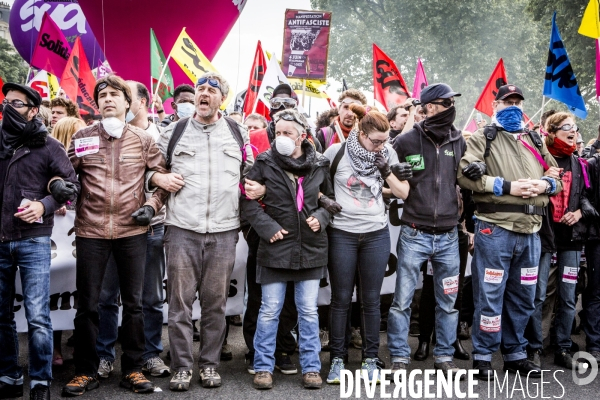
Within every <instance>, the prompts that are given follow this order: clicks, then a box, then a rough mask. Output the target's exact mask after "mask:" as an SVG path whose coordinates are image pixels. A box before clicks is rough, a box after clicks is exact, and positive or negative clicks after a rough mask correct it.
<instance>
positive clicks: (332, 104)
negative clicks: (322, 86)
mask: <svg viewBox="0 0 600 400" xmlns="http://www.w3.org/2000/svg"><path fill="white" fill-rule="evenodd" d="M323 94H324V95H325V96H327V102H328V103H329V107H331V108H337V105H336V104H335V101H333V100H331V97H329V95H328V94H327V93H325V91H324V90H323Z"/></svg>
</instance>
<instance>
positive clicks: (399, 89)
mask: <svg viewBox="0 0 600 400" xmlns="http://www.w3.org/2000/svg"><path fill="white" fill-rule="evenodd" d="M373 92H374V93H375V100H377V101H378V102H380V103H381V104H382V105H383V106H384V107H385V109H386V110H387V111H389V110H390V109H391V108H393V107H394V106H397V105H401V104H402V103H404V102H405V101H406V99H407V98H409V97H410V92H409V90H408V86H406V82H404V79H403V78H402V74H400V71H399V70H398V67H396V64H395V63H394V61H392V59H391V58H389V57H388V56H387V54H385V53H384V52H383V51H382V50H381V49H380V48H379V47H377V45H376V44H375V43H373Z"/></svg>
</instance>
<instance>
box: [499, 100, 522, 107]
mask: <svg viewBox="0 0 600 400" xmlns="http://www.w3.org/2000/svg"><path fill="white" fill-rule="evenodd" d="M498 102H500V103H504V104H506V105H507V106H509V107H510V106H517V107H521V106H522V105H523V100H514V101H506V100H498Z"/></svg>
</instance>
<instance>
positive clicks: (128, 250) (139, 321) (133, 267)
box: [73, 233, 147, 376]
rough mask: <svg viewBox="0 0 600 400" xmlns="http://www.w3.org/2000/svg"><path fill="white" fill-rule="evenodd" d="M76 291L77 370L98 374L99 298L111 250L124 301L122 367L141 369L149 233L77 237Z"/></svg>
mask: <svg viewBox="0 0 600 400" xmlns="http://www.w3.org/2000/svg"><path fill="white" fill-rule="evenodd" d="M75 243H76V248H77V278H76V285H77V294H78V297H79V299H78V306H77V313H76V314H75V349H74V353H73V354H74V360H75V373H76V374H77V375H89V376H96V374H97V373H98V364H99V363H100V358H99V357H98V353H97V352H96V338H97V337H98V322H99V316H98V299H99V298H100V291H101V290H102V281H103V279H104V273H105V271H106V265H107V263H108V259H109V257H110V255H111V254H112V255H113V257H114V259H115V262H116V264H117V272H118V274H119V287H120V291H121V301H122V303H123V320H122V322H121V327H122V328H123V329H122V331H123V337H122V339H121V347H122V349H123V355H122V356H121V371H123V375H127V374H129V373H131V372H133V371H141V370H142V363H143V361H142V356H143V354H144V347H145V343H146V341H145V337H144V314H143V312H142V292H143V289H144V269H145V265H146V243H147V235H146V234H145V233H144V234H143V235H135V236H130V237H126V238H121V239H113V240H109V239H89V238H82V237H77V238H76V239H75Z"/></svg>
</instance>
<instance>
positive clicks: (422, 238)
mask: <svg viewBox="0 0 600 400" xmlns="http://www.w3.org/2000/svg"><path fill="white" fill-rule="evenodd" d="M229 90H230V88H229V85H228V83H227V81H225V79H223V77H221V76H220V75H218V74H215V73H207V74H205V75H203V76H202V77H200V78H199V79H198V81H197V82H196V86H195V87H192V86H190V85H181V86H179V87H177V88H176V89H175V91H174V96H173V101H172V103H171V107H172V109H173V110H174V112H173V114H172V115H169V116H166V115H165V111H164V107H163V104H162V102H161V101H160V99H159V98H152V96H151V93H149V92H148V89H147V88H146V87H145V86H144V85H143V84H141V83H139V82H134V81H124V80H123V79H121V78H120V77H118V76H116V75H109V76H107V77H104V78H102V79H99V80H98V81H97V83H96V86H95V90H94V93H93V96H94V100H95V102H96V104H97V105H98V108H99V111H100V118H96V120H94V119H93V118H92V119H88V122H89V123H85V122H84V121H82V119H80V112H79V109H78V107H77V105H76V104H74V103H73V102H72V101H70V100H67V99H65V98H63V97H58V98H56V99H54V100H52V101H51V102H50V104H48V107H44V106H43V105H42V100H41V97H40V95H39V94H38V93H37V92H36V91H35V90H33V89H31V88H30V87H27V86H24V85H19V84H15V83H6V84H5V85H4V86H3V88H2V91H3V94H4V95H5V99H4V101H3V103H2V105H3V119H2V121H1V125H0V171H1V174H0V202H1V203H0V209H1V210H2V213H1V214H0V290H1V296H0V299H1V301H0V303H1V304H0V342H2V343H14V344H15V345H14V346H12V345H10V346H5V347H4V348H3V351H2V352H1V356H0V360H1V361H2V362H0V398H8V397H18V396H22V395H23V369H22V368H21V367H20V366H19V363H18V358H19V349H18V345H17V344H18V339H17V334H16V330H15V324H14V312H13V311H14V304H13V298H14V293H15V277H16V274H17V272H18V273H19V274H20V278H21V284H22V290H23V298H24V302H23V305H24V308H25V311H26V318H27V323H28V335H29V354H28V357H29V363H28V364H29V374H28V375H29V377H30V385H31V391H30V395H31V397H32V398H36V399H37V398H49V397H50V394H49V393H50V392H49V386H50V384H51V381H52V366H53V365H54V366H60V365H62V363H63V358H62V350H61V340H62V339H61V338H62V332H60V331H54V332H53V330H52V323H51V320H50V306H49V301H50V294H49V290H50V260H51V243H50V235H51V233H52V228H53V223H54V219H55V215H65V213H66V212H67V210H71V211H74V213H75V224H74V225H75V226H74V232H75V235H76V239H75V242H76V248H77V261H76V288H77V292H78V293H79V296H78V304H77V311H76V315H75V319H74V326H75V329H74V334H73V337H72V338H70V339H69V341H68V343H70V344H71V345H72V346H74V372H73V379H72V380H71V381H69V382H68V383H66V385H65V386H64V387H63V389H62V394H63V396H78V395H81V394H84V393H85V392H87V391H90V390H93V389H97V388H98V387H99V386H100V385H99V380H100V379H105V378H108V377H109V376H110V374H111V372H112V371H113V365H114V363H115V362H116V359H115V347H114V346H115V342H116V340H117V336H119V337H120V341H121V348H122V355H121V359H120V369H121V371H122V379H121V381H120V384H121V386H123V387H125V388H128V389H130V390H132V391H133V392H136V393H147V392H152V391H154V384H153V383H152V382H151V381H150V380H149V378H148V377H147V375H150V376H152V377H167V376H171V380H170V384H169V388H170V389H171V390H173V391H186V390H188V389H189V388H190V384H191V381H192V375H193V367H194V354H195V351H194V346H193V343H194V340H195V338H197V339H198V340H199V342H200V345H199V352H198V353H197V354H198V356H197V362H198V365H199V372H200V376H199V382H200V384H201V385H202V386H203V387H207V388H210V387H219V386H221V384H222V380H221V376H220V375H219V373H218V372H217V369H218V367H219V364H220V361H221V360H227V359H231V352H230V350H229V349H228V347H227V335H228V331H229V326H230V325H231V324H240V325H243V328H242V329H243V336H244V340H245V343H246V346H247V348H248V352H247V354H246V357H245V358H246V363H247V370H248V372H249V373H250V374H253V375H254V386H255V387H256V388H257V389H270V388H272V387H273V373H274V370H275V369H278V370H280V371H281V372H282V373H284V374H296V373H298V368H297V367H296V365H295V364H294V362H293V361H292V359H291V356H292V355H293V354H294V352H295V351H296V350H297V351H298V352H299V360H300V371H301V374H302V384H303V386H304V387H305V388H309V389H314V388H320V387H321V386H322V378H321V372H322V371H323V372H325V371H324V368H323V366H322V365H321V361H320V356H319V353H320V352H321V351H322V350H324V349H325V348H326V349H327V351H329V353H330V363H329V365H328V366H327V368H326V369H327V371H326V375H327V378H326V382H327V383H329V384H339V383H340V376H341V374H342V371H343V370H344V369H346V368H347V367H346V365H347V364H348V363H349V359H348V349H349V347H350V346H351V345H354V346H356V347H359V348H360V349H361V351H362V357H361V369H363V370H365V371H366V372H367V374H366V376H367V379H369V380H377V381H378V380H379V374H378V373H376V372H377V371H379V370H381V369H382V368H389V369H391V370H392V372H394V373H395V372H397V371H401V370H406V369H408V368H409V364H410V360H411V357H412V358H413V359H415V360H419V361H423V360H426V359H427V358H428V357H429V353H430V344H432V345H433V350H432V354H433V361H434V363H433V366H434V368H435V369H437V370H441V371H442V372H443V373H444V374H446V375H450V377H451V378H452V377H453V376H457V373H458V372H459V371H460V370H461V368H459V367H458V366H457V365H456V363H455V362H454V359H455V358H458V359H461V360H470V359H471V358H472V359H473V369H476V370H478V373H477V374H476V377H477V378H479V379H482V380H490V379H494V376H495V375H494V370H493V368H492V365H491V360H492V356H493V354H494V353H496V352H497V351H498V350H500V352H501V354H502V358H503V361H504V365H503V368H504V370H506V371H510V372H518V373H521V374H525V375H527V376H528V377H529V378H540V377H541V372H542V365H541V355H542V354H544V352H553V354H554V363H555V364H556V365H557V366H560V367H563V368H568V369H580V368H584V366H582V364H581V363H580V362H579V361H578V360H576V359H574V358H573V352H574V351H576V350H577V346H576V344H575V343H573V342H572V340H571V333H572V331H573V330H574V327H575V325H576V305H577V299H578V296H579V295H582V304H583V310H582V312H581V313H580V320H581V326H582V329H583V331H584V332H585V335H586V350H587V351H588V352H589V353H590V354H591V355H592V356H593V357H595V358H596V360H598V361H600V224H599V222H600V219H599V214H598V209H600V161H599V158H600V155H599V154H600V153H599V150H600V135H599V140H595V141H593V142H591V143H589V144H588V146H587V147H586V146H584V142H583V140H582V138H581V135H580V134H579V131H578V128H577V125H576V123H575V117H574V116H573V115H572V114H570V113H568V112H557V111H554V110H550V111H546V112H545V113H544V114H543V115H542V120H541V123H540V125H538V126H536V129H534V130H529V129H527V128H526V127H525V124H524V120H523V111H522V110H523V101H524V100H525V99H524V96H523V93H522V91H521V90H520V89H519V88H518V87H517V86H515V85H505V86H502V87H501V88H499V90H498V92H497V94H496V98H495V100H494V101H493V103H492V107H493V110H494V114H493V117H492V119H491V122H490V123H489V124H486V123H485V122H483V123H481V124H480V126H479V129H478V130H477V131H476V132H461V131H460V130H459V129H457V128H456V127H455V125H454V122H455V119H456V109H455V107H454V102H455V98H456V97H458V96H460V93H458V92H456V91H454V90H453V89H452V88H451V87H450V86H448V85H446V84H443V83H439V84H432V85H429V86H427V87H425V88H424V89H423V90H422V92H421V94H420V98H419V99H414V98H409V99H407V100H406V101H405V102H404V104H402V105H399V106H396V107H394V108H392V109H391V110H390V111H389V112H388V113H387V114H384V113H382V112H380V111H378V110H377V109H376V108H374V107H371V106H369V105H367V99H366V97H365V95H364V94H363V93H362V92H360V91H359V90H356V89H348V90H346V91H344V92H342V93H341V95H340V97H339V106H338V107H337V109H332V110H330V111H327V112H324V113H321V115H320V116H319V118H318V120H317V121H316V128H315V129H313V128H311V124H309V122H308V120H307V119H306V117H305V116H304V115H303V114H301V113H300V112H299V111H298V110H297V105H298V99H297V96H296V94H295V93H294V91H293V90H292V88H291V87H290V86H289V85H287V84H281V85H279V86H277V87H276V88H275V89H274V91H273V93H272V98H271V99H270V114H269V120H267V119H266V118H265V117H264V116H263V115H260V114H250V115H247V116H246V117H245V118H244V116H243V115H242V114H240V113H230V114H229V115H227V114H226V113H224V112H222V111H220V106H221V105H222V104H223V102H224V101H225V99H226V98H227V95H228V94H229ZM151 107H155V109H156V112H157V114H158V116H159V117H160V122H158V121H157V122H155V121H153V119H152V117H151V116H149V112H148V110H149V109H150V108H151ZM44 108H46V110H45V111H42V110H43V109H44ZM400 206H401V208H402V213H401V215H398V209H399V207H400ZM389 221H397V223H399V225H400V233H399V238H398V240H397V243H391V240H390V229H389V227H388V223H389ZM240 231H241V232H242V233H243V238H244V239H245V240H246V241H247V243H248V258H247V282H246V288H247V302H246V305H245V311H244V315H243V320H239V321H237V320H236V319H233V318H229V317H227V318H226V316H225V308H226V307H225V306H226V302H227V297H228V292H229V282H230V277H231V273H232V270H233V266H234V262H235V254H236V251H235V250H236V245H237V243H238V240H239V238H240V234H239V232H240ZM391 246H396V254H397V260H398V261H397V262H398V264H397V271H396V272H397V273H396V285H395V291H394V293H393V294H392V295H390V296H389V298H388V299H387V300H382V299H385V296H381V295H380V293H381V288H382V284H383V280H384V276H385V273H386V269H387V267H388V263H389V260H390V251H391ZM584 249H585V262H583V261H582V260H583V251H584ZM469 253H470V254H472V263H471V273H472V274H471V275H470V276H468V274H466V271H467V264H468V259H469ZM17 266H18V268H17ZM421 275H422V278H421ZM165 278H167V282H168V283H167V287H166V299H165V295H164V292H163V280H164V279H165ZM421 279H422V282H423V284H422V289H417V286H418V283H419V281H420V280H421ZM323 280H327V281H328V282H329V284H330V285H331V303H330V305H329V306H325V307H318V305H317V298H318V292H319V287H320V284H321V282H322V281H323ZM355 291H356V295H357V303H355V304H354V305H353V303H352V297H353V293H355ZM196 298H198V300H199V302H200V307H201V310H202V315H201V319H200V320H199V324H198V328H196V325H195V322H194V321H193V319H192V304H193V302H194V301H195V299H196ZM118 299H120V302H121V304H122V306H123V315H122V323H121V327H122V329H120V330H119V328H118V312H119V304H118V301H119V300H118ZM165 300H166V301H167V302H168V305H169V310H168V339H169V346H168V347H169V354H168V356H169V359H170V362H169V365H167V363H166V362H165V360H164V356H163V355H161V354H162V353H163V351H164V347H163V342H162V338H161V334H162V323H163V303H164V302H165ZM238 319H239V317H238ZM382 331H387V350H388V351H389V355H390V361H391V365H387V366H386V365H385V363H384V362H383V361H382V360H381V358H380V352H381V351H383V349H382V348H381V346H380V342H379V340H380V332H382ZM409 335H413V336H418V338H419V344H418V347H417V348H416V349H411V348H410V346H409V344H408V337H409ZM468 339H471V340H472V345H473V351H472V353H471V354H470V353H469V352H468V351H467V350H466V349H465V348H464V347H463V345H462V342H461V341H464V340H468ZM413 351H414V352H413ZM144 372H145V373H146V375H145V374H144ZM458 376H460V375H458ZM462 376H463V377H464V375H462ZM459 379H462V378H459Z"/></svg>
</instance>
